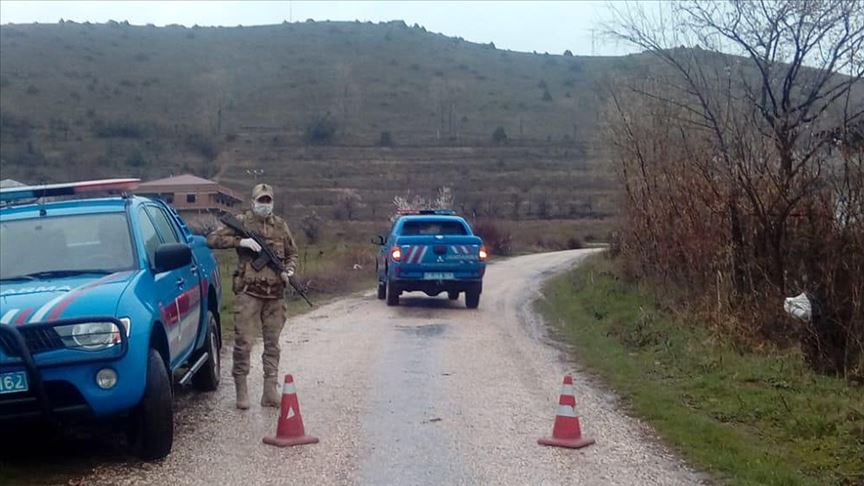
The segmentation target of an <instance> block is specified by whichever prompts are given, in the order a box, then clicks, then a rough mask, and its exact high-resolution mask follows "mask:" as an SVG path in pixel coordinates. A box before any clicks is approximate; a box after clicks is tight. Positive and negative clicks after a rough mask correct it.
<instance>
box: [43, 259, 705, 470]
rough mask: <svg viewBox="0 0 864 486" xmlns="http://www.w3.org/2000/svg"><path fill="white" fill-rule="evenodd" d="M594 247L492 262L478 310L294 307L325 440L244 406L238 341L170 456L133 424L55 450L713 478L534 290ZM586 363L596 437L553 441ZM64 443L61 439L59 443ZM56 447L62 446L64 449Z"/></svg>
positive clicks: (305, 383) (173, 460)
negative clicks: (126, 446) (277, 435)
mask: <svg viewBox="0 0 864 486" xmlns="http://www.w3.org/2000/svg"><path fill="white" fill-rule="evenodd" d="M587 253H588V251H585V250H576V251H568V252H558V253H549V254H541V255H530V256H524V257H518V258H512V259H509V260H506V261H503V262H499V263H496V264H494V265H492V266H490V268H489V271H488V273H487V276H486V281H485V288H484V293H483V296H482V298H481V302H480V308H479V309H478V310H468V309H466V308H465V306H464V299H460V300H459V301H457V302H451V301H449V300H447V298H446V297H438V298H428V297H425V296H424V295H423V294H403V297H402V299H401V305H400V306H399V307H396V308H390V307H387V306H386V305H385V304H384V302H383V301H379V300H377V299H376V298H375V296H374V295H373V294H372V293H369V294H367V295H363V296H359V297H353V298H347V299H343V300H340V301H338V302H336V303H333V304H330V305H327V306H324V307H321V308H319V309H317V310H315V311H313V312H311V313H309V314H306V315H304V316H302V317H299V318H296V319H293V320H292V321H291V322H290V323H289V326H288V327H287V328H286V330H285V332H284V333H283V335H282V341H283V351H282V364H281V369H282V371H283V372H290V373H293V374H294V378H295V381H296V383H297V389H298V397H299V400H300V407H301V410H302V414H303V419H304V422H305V425H306V431H307V433H308V434H311V435H315V436H317V437H319V438H320V439H321V442H320V443H319V444H315V445H309V446H303V447H298V448H288V449H279V448H274V447H270V446H266V445H263V444H262V443H261V439H262V437H264V436H265V435H272V434H273V432H274V431H275V426H276V415H277V412H276V411H275V410H274V409H262V408H261V407H259V406H258V405H257V401H258V398H259V397H260V391H261V381H262V380H261V377H260V370H261V367H260V366H261V364H260V359H259V358H257V356H260V352H261V347H260V343H259V345H257V346H256V348H255V349H254V351H253V354H255V355H256V359H255V360H254V361H253V374H252V376H250V389H251V390H250V392H251V393H252V395H253V407H252V408H251V409H250V410H248V411H239V410H236V409H235V408H234V406H233V404H234V396H233V383H232V381H231V377H230V375H229V370H230V354H231V353H230V339H226V347H225V349H224V350H223V382H222V386H221V388H220V390H219V391H218V392H215V393H212V394H203V395H202V394H196V393H194V392H189V391H185V390H184V391H181V392H180V393H178V397H177V401H176V410H177V411H176V414H177V416H176V421H177V424H176V437H175V442H174V450H173V452H172V454H171V455H170V456H169V457H168V458H167V459H165V460H164V461H161V462H157V463H141V462H138V461H136V460H134V459H131V458H129V457H126V456H125V455H123V453H122V450H121V449H119V446H117V441H119V440H120V439H119V438H116V439H111V438H106V437H96V438H92V439H90V438H85V439H81V438H74V437H73V438H69V437H64V438H62V439H61V440H60V441H59V442H57V443H54V442H52V445H51V446H50V448H49V449H50V450H51V452H50V453H49V454H48V457H46V458H45V460H47V461H54V462H59V463H60V464H61V465H63V467H62V468H61V470H62V473H61V474H59V475H58V474H56V473H55V474H49V475H48V476H44V475H39V474H38V471H37V470H38V466H36V465H35V464H30V465H28V467H29V466H32V467H33V468H34V478H37V477H38V478H40V482H50V483H54V482H59V483H66V484H88V485H89V484H111V485H121V484H171V485H185V484H220V485H223V484H224V485H233V484H246V485H252V484H412V485H413V484H592V485H593V484H598V485H600V484H628V485H630V484H664V485H666V484H695V483H699V482H701V481H703V480H704V478H703V477H702V476H701V475H699V474H697V473H694V472H692V471H690V470H688V469H687V468H686V467H685V466H684V465H683V464H682V463H681V462H680V461H679V460H678V459H676V458H675V457H674V456H673V455H672V454H670V453H669V452H668V451H667V450H665V449H664V448H663V447H662V446H660V445H658V444H657V442H656V440H654V439H653V438H652V435H651V432H650V431H649V430H647V429H646V428H645V427H644V426H642V425H641V424H640V423H639V422H637V421H636V420H634V419H631V418H628V417H626V416H625V415H624V414H623V413H622V412H620V411H619V410H620V407H619V405H618V404H617V401H616V399H615V397H614V396H613V395H612V394H610V393H608V392H606V391H604V390H602V389H601V388H600V387H598V386H596V385H595V384H593V383H592V382H591V381H590V380H588V378H587V377H586V376H585V375H584V374H583V373H580V372H579V371H578V369H574V365H572V364H568V363H567V361H566V359H564V357H563V356H562V355H561V353H560V352H559V351H558V350H557V348H556V347H554V346H553V345H551V344H550V343H548V342H547V341H546V339H545V338H544V331H543V326H542V324H541V323H540V322H539V321H538V319H537V318H536V317H535V316H534V314H533V313H532V312H531V307H530V304H531V302H532V301H533V300H534V299H535V298H536V297H537V289H538V287H539V285H540V283H541V282H542V281H543V279H544V278H546V277H548V276H549V275H551V274H553V273H556V272H559V271H563V270H566V269H568V268H570V267H571V266H573V265H574V264H578V262H579V260H580V259H581V258H582V257H584V256H585V255H586V254H587ZM565 372H572V373H573V377H574V382H575V386H574V388H575V392H576V398H577V402H578V407H577V408H578V410H579V412H580V414H581V417H582V419H581V420H582V429H583V432H584V434H585V435H586V436H589V437H593V438H595V439H596V440H597V444H596V445H594V446H591V447H589V448H587V449H581V450H578V451H573V450H565V449H555V448H545V447H541V446H538V445H537V444H536V440H537V438H538V437H540V436H543V435H548V434H549V433H550V432H551V428H552V422H553V419H554V414H555V410H556V406H557V400H558V393H559V391H560V386H561V377H562V376H563V374H564V373H565ZM57 444H59V445H57ZM52 455H53V458H52V457H51V456H52Z"/></svg>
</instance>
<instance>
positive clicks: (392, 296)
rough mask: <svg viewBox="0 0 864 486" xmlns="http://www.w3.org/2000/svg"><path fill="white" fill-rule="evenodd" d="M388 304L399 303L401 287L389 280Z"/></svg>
mask: <svg viewBox="0 0 864 486" xmlns="http://www.w3.org/2000/svg"><path fill="white" fill-rule="evenodd" d="M387 305H390V306H394V305H399V289H397V288H396V285H395V284H393V282H387Z"/></svg>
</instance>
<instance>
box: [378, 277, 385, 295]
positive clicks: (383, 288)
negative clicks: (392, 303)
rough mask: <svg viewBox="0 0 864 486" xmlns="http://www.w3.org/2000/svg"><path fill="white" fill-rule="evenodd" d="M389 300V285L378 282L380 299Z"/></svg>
mask: <svg viewBox="0 0 864 486" xmlns="http://www.w3.org/2000/svg"><path fill="white" fill-rule="evenodd" d="M386 298H387V283H386V282H382V281H380V280H379V281H378V299H379V300H384V299H386Z"/></svg>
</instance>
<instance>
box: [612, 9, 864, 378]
mask: <svg viewBox="0 0 864 486" xmlns="http://www.w3.org/2000/svg"><path fill="white" fill-rule="evenodd" d="M675 8H676V9H677V14H678V15H679V16H680V17H679V18H680V19H681V23H680V25H678V26H676V27H677V28H678V29H679V31H680V32H684V33H685V34H686V35H690V36H691V38H692V39H696V40H697V41H699V42H700V43H701V44H702V45H709V46H711V45H712V44H711V41H712V39H714V40H715V41H716V39H717V38H720V37H723V38H725V42H726V44H724V46H725V47H727V48H728V47H729V46H730V45H731V46H733V47H737V48H738V49H739V50H740V53H741V54H742V55H744V56H745V57H744V58H731V57H726V58H724V57H723V56H719V55H714V54H710V53H707V52H706V51H702V50H701V49H668V48H666V47H667V46H666V44H665V42H666V41H667V40H668V39H667V38H665V37H663V34H658V31H655V30H652V29H650V28H648V27H647V24H646V23H645V21H644V19H642V18H636V17H633V18H623V19H622V24H621V25H622V27H621V33H620V34H621V35H622V36H623V37H625V38H627V39H629V40H631V41H633V42H635V43H636V44H637V45H640V46H642V47H644V48H646V49H648V50H650V51H652V52H653V53H654V54H656V55H657V57H658V59H659V60H660V61H661V62H662V63H663V64H664V65H665V66H666V67H668V68H671V70H672V72H673V73H674V74H673V75H671V76H668V77H663V76H656V77H653V78H652V77H647V78H646V77H642V78H641V79H640V80H639V81H637V82H633V83H630V84H629V85H628V86H621V87H619V88H618V89H615V90H613V93H612V106H611V110H610V111H611V113H610V123H609V133H608V135H609V139H608V140H609V144H610V146H611V147H612V152H613V157H614V158H615V160H616V164H617V168H618V173H619V177H620V180H621V182H622V183H623V185H624V188H625V193H624V197H623V201H622V207H623V218H622V225H621V227H620V229H619V233H618V234H619V236H620V239H619V240H618V241H617V242H616V244H618V243H620V251H621V254H622V255H623V256H624V258H625V260H626V262H627V264H628V266H629V269H630V270H631V271H632V272H633V273H634V274H636V275H639V276H645V277H649V278H651V279H654V280H657V281H661V282H665V283H668V284H672V285H674V286H677V287H678V288H681V289H687V290H688V291H689V292H691V294H690V296H691V297H693V298H697V299H699V300H700V301H701V302H702V304H703V306H705V307H710V309H711V310H712V315H713V317H714V321H715V322H718V323H720V322H722V323H723V328H724V329H726V330H732V331H733V332H734V333H735V334H736V336H735V338H736V339H738V338H741V337H742V336H746V337H749V338H751V339H755V340H759V341H761V342H763V343H764V342H773V343H780V344H785V343H787V342H788V341H789V340H790V339H791V340H797V341H799V342H800V344H801V346H802V350H803V351H804V352H805V354H806V357H807V359H808V361H809V362H810V363H811V365H812V366H813V367H814V368H815V369H817V370H820V371H823V372H831V373H841V374H843V373H845V374H847V375H848V376H864V295H862V293H864V290H862V289H864V155H862V154H864V143H862V139H864V137H862V133H864V123H862V117H861V110H862V107H864V101H862V97H861V95H860V91H859V92H858V93H857V95H856V92H855V91H854V89H855V87H856V83H857V85H858V86H860V83H858V82H859V81H860V79H861V77H862V75H864V13H862V12H864V5H862V2H860V1H855V2H850V1H839V0H838V1H834V2H826V3H824V4H818V5H815V4H814V5H810V4H806V5H805V4H803V3H800V2H795V1H791V0H790V1H783V2H777V3H772V4H769V5H768V7H767V8H762V7H759V6H758V5H757V4H753V3H746V2H742V3H729V4H726V3H723V4H721V3H716V4H715V3H698V2H687V3H682V4H676V7H675ZM740 18H747V19H749V20H748V22H747V23H741V22H738V21H736V20H735V19H740ZM796 25H797V26H806V28H799V29H795V28H794V27H793V26H796ZM766 32H768V34H770V35H768V34H766ZM714 47H715V48H718V47H719V46H718V45H715V46H714ZM717 50H719V49H717ZM814 52H819V53H820V55H819V56H818V57H817V56H815V55H814V54H813V53H814ZM838 71H839V72H843V73H847V74H851V76H841V75H838V74H837V72H838ZM616 249H617V248H616ZM802 291H806V292H808V293H809V294H811V295H812V296H813V297H814V298H815V301H816V303H817V307H818V312H817V313H816V315H815V316H814V319H813V321H812V322H809V323H806V324H801V323H799V322H796V321H794V320H792V319H791V318H789V317H788V316H786V315H785V313H784V311H783V308H782V304H783V298H784V297H787V296H790V295H795V294H798V293H800V292H802ZM730 320H731V321H734V323H730Z"/></svg>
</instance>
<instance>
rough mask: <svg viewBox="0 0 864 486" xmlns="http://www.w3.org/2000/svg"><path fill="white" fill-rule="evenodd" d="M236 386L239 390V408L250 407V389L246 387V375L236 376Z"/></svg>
mask: <svg viewBox="0 0 864 486" xmlns="http://www.w3.org/2000/svg"><path fill="white" fill-rule="evenodd" d="M234 388H235V389H236V390H237V408H238V409H240V410H246V409H248V408H249V390H248V389H247V388H246V377H245V376H237V377H235V378H234Z"/></svg>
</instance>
